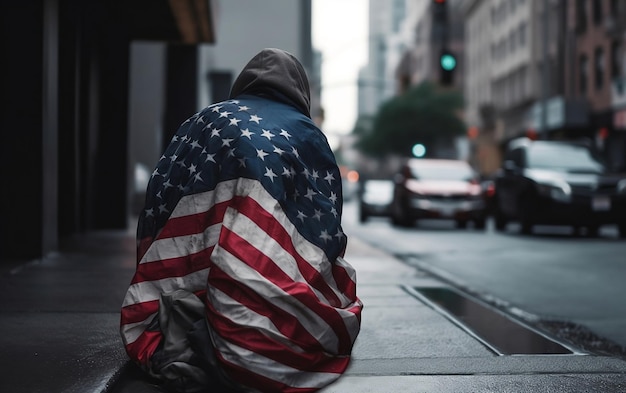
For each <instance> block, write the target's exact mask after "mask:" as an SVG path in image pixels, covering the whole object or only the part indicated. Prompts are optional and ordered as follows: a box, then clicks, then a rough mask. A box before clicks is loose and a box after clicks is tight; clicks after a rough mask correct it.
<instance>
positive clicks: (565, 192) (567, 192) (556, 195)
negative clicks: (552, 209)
mask: <svg viewBox="0 0 626 393" xmlns="http://www.w3.org/2000/svg"><path fill="white" fill-rule="evenodd" d="M537 191H538V192H539V194H541V195H543V196H547V197H550V198H552V199H554V200H555V201H559V202H571V200H572V187H570V185H569V184H567V183H566V182H564V181H555V182H550V183H537Z"/></svg>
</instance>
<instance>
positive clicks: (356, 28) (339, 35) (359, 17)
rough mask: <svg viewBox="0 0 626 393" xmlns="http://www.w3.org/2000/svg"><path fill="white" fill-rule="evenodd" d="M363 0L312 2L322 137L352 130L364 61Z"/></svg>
mask: <svg viewBox="0 0 626 393" xmlns="http://www.w3.org/2000/svg"><path fill="white" fill-rule="evenodd" d="M368 4H369V1H367V0H313V1H312V8H313V47H314V48H315V49H318V50H320V51H321V52H322V107H323V108H324V111H325V121H324V124H323V125H322V129H323V131H324V132H325V133H326V134H329V135H332V134H345V133H349V132H350V131H352V128H353V127H354V122H355V120H356V114H357V86H356V82H357V78H358V72H359V69H360V68H361V67H362V66H364V65H365V64H366V62H367V34H368V31H367V22H368Z"/></svg>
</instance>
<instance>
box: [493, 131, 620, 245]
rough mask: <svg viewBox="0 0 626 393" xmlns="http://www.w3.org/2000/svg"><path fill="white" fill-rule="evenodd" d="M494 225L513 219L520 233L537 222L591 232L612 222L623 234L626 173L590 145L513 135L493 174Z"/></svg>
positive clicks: (528, 231) (590, 233) (531, 228)
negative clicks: (612, 168)
mask: <svg viewBox="0 0 626 393" xmlns="http://www.w3.org/2000/svg"><path fill="white" fill-rule="evenodd" d="M495 190H496V194H495V208H494V218H495V225H496V229H498V230H503V229H505V227H506V225H507V223H508V222H509V221H518V222H519V223H520V224H521V230H522V232H523V233H531V232H532V230H533V226H534V225H536V224H547V225H571V226H573V227H574V228H575V230H576V232H578V230H579V229H580V228H581V227H585V228H586V230H587V234H588V235H590V236H596V235H597V233H598V228H599V227H600V226H601V225H604V224H616V225H617V226H618V228H619V234H620V237H622V238H624V237H626V174H621V175H620V174H615V173H610V171H609V169H608V167H607V165H606V164H605V163H604V162H603V161H602V159H601V158H600V157H599V156H598V155H597V154H596V153H595V151H594V149H592V148H591V147H590V146H589V145H587V144H585V143H577V142H565V141H544V140H539V141H531V140H529V139H520V140H516V141H513V142H512V143H511V144H510V145H509V148H508V151H507V152H506V153H505V156H504V164H503V168H502V169H501V171H500V174H499V175H498V176H497V177H496V179H495Z"/></svg>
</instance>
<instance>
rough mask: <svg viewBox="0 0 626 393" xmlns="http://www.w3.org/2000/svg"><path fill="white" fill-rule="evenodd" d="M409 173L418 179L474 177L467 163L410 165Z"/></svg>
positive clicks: (469, 178) (464, 178)
mask: <svg viewBox="0 0 626 393" xmlns="http://www.w3.org/2000/svg"><path fill="white" fill-rule="evenodd" d="M411 174H412V175H413V176H414V177H415V178H416V179H420V180H463V181H470V180H472V179H473V178H474V174H473V173H472V169H471V168H470V167H469V165H467V166H466V165H452V164H429V165H424V166H421V165H419V166H418V165H415V166H411Z"/></svg>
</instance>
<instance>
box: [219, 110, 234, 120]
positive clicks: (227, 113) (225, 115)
mask: <svg viewBox="0 0 626 393" xmlns="http://www.w3.org/2000/svg"><path fill="white" fill-rule="evenodd" d="M219 114H220V117H226V118H228V116H229V115H232V114H233V113H232V112H228V111H224V112H219Z"/></svg>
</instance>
